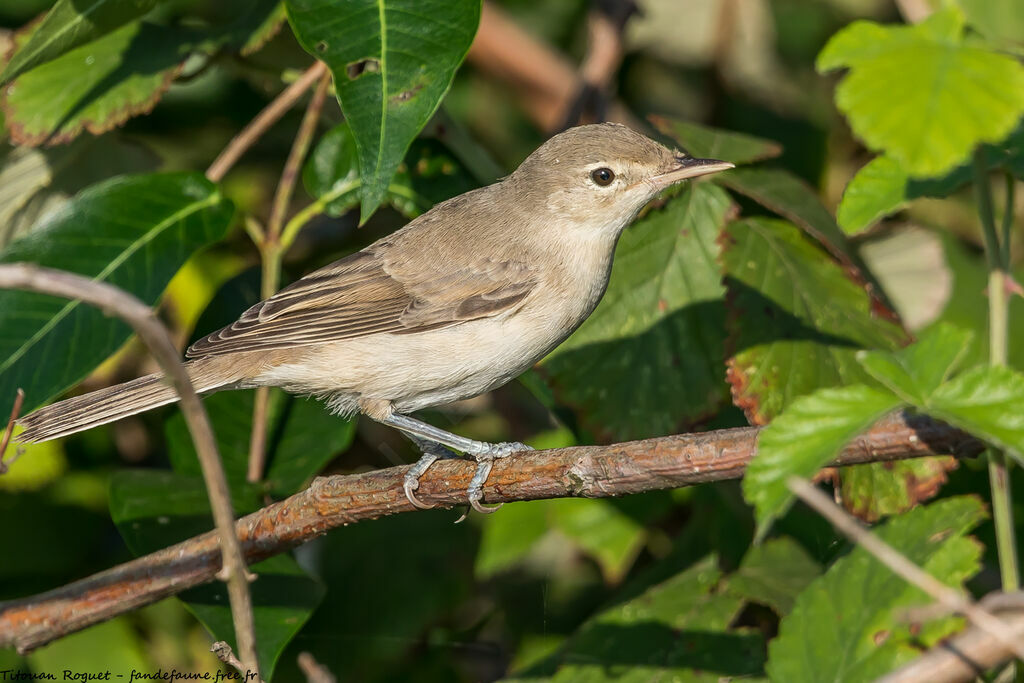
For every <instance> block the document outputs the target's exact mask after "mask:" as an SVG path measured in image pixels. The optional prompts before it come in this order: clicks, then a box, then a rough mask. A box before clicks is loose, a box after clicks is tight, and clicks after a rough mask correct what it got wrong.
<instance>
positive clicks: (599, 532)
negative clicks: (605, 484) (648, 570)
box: [548, 498, 647, 584]
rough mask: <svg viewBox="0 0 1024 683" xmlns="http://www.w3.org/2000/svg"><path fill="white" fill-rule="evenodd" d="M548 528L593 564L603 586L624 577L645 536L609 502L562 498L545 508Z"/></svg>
mask: <svg viewBox="0 0 1024 683" xmlns="http://www.w3.org/2000/svg"><path fill="white" fill-rule="evenodd" d="M548 509H549V511H550V514H551V516H552V517H551V520H552V525H553V526H554V527H555V528H556V529H558V530H559V531H560V532H561V533H562V534H563V535H565V536H566V538H568V539H570V540H571V541H572V542H573V543H574V544H575V545H576V546H578V547H579V548H581V549H582V550H583V551H584V552H586V553H587V554H588V555H590V556H591V557H593V558H594V560H596V561H597V564H598V566H600V567H601V575H602V576H603V577H604V580H605V582H607V583H609V584H617V583H619V582H621V581H622V579H623V578H624V577H625V576H626V572H628V571H629V568H630V567H631V566H632V565H633V561H634V560H635V559H636V556H637V554H638V553H639V552H640V550H641V549H642V548H643V545H644V541H645V540H646V538H647V534H646V532H645V530H644V527H643V525H642V524H640V523H639V522H637V521H636V520H634V519H632V518H631V517H629V516H627V515H626V514H624V513H623V512H622V511H620V510H619V509H618V508H616V507H615V505H614V504H612V503H611V502H609V501H606V500H585V499H573V498H565V499H562V500H554V501H551V502H550V503H549V504H548Z"/></svg>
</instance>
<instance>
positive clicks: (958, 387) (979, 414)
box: [924, 365, 1024, 461]
mask: <svg viewBox="0 0 1024 683" xmlns="http://www.w3.org/2000/svg"><path fill="white" fill-rule="evenodd" d="M1021 406H1024V375H1022V374H1021V373H1019V372H1016V371H1014V370H1012V369H1010V368H1007V367H1000V366H989V365H984V366H979V367H975V368H972V369H970V370H968V371H966V372H964V373H962V374H960V375H957V376H956V377H954V378H953V379H951V380H950V381H948V382H946V383H945V384H943V385H942V386H940V387H939V388H938V389H936V390H935V392H934V393H932V395H931V398H930V400H929V401H928V402H927V403H926V404H925V407H924V409H926V410H927V411H928V413H929V414H930V415H933V416H935V417H937V418H939V419H940V420H945V421H946V422H948V423H950V424H951V425H953V426H955V427H959V428H960V429H962V430H964V431H965V432H970V433H971V434H973V435H974V436H976V437H978V438H979V439H982V440H984V441H987V442H989V443H991V444H994V445H995V446H997V447H999V448H1002V449H1004V450H1005V451H1006V452H1007V453H1009V454H1010V455H1012V456H1013V457H1015V458H1017V460H1019V461H1024V410H1021Z"/></svg>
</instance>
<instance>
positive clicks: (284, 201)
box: [246, 70, 331, 482]
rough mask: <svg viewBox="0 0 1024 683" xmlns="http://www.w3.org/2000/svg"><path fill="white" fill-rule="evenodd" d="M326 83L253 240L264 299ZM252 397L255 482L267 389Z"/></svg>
mask: <svg viewBox="0 0 1024 683" xmlns="http://www.w3.org/2000/svg"><path fill="white" fill-rule="evenodd" d="M330 84H331V74H330V73H329V72H327V71H326V70H325V71H324V72H323V73H322V74H321V75H320V80H319V81H318V83H317V87H316V92H315V93H313V99H311V100H310V101H309V106H308V107H306V113H305V115H304V116H303V117H302V123H301V124H300V125H299V132H298V133H297V134H296V135H295V142H293V143H292V148H291V151H290V152H289V153H288V159H287V160H286V161H285V164H284V170H283V171H282V172H281V180H280V181H279V182H278V184H277V191H275V192H274V201H273V203H272V204H271V207H270V220H269V221H268V222H267V229H266V230H265V231H263V232H262V240H261V241H260V242H258V243H257V244H256V246H258V247H259V249H260V257H261V259H262V261H263V281H262V286H261V290H262V291H261V294H262V296H263V298H264V299H269V298H270V297H272V296H273V295H274V293H275V292H277V288H278V287H279V286H280V280H281V259H282V258H283V257H284V249H285V248H286V247H287V245H282V243H281V228H282V226H283V225H284V217H285V214H286V213H287V212H288V206H289V205H290V204H291V202H292V193H293V192H294V191H295V181H296V180H297V179H298V177H299V169H300V168H301V167H302V160H303V159H305V158H306V152H307V151H308V150H309V145H310V142H312V140H313V135H314V133H316V124H317V122H318V121H319V120H320V112H321V111H322V110H323V107H324V99H325V98H326V97H327V88H328V87H329V86H330ZM254 401H255V402H254V404H253V409H252V436H251V437H250V439H249V464H248V468H247V471H246V479H248V480H249V481H251V482H257V481H259V480H260V479H262V478H263V468H264V466H265V464H266V460H267V418H268V415H269V412H270V411H269V408H270V389H269V388H267V387H259V388H257V389H256V396H255V399H254Z"/></svg>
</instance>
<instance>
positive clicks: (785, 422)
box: [743, 384, 900, 536]
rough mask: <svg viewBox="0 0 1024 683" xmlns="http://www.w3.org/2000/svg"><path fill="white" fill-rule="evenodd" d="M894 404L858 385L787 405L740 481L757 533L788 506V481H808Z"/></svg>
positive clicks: (764, 435) (897, 403)
mask: <svg viewBox="0 0 1024 683" xmlns="http://www.w3.org/2000/svg"><path fill="white" fill-rule="evenodd" d="M899 406H900V400H899V398H897V397H896V396H893V395H892V394H890V393H889V392H883V391H879V390H876V389H872V388H871V387H867V386H864V385H861V384H855V385H853V386H848V387H837V388H827V389H821V390H819V391H816V392H815V393H813V394H811V395H810V396H801V397H799V398H797V399H796V400H794V401H793V402H792V403H791V404H790V405H789V406H787V407H786V409H785V411H783V413H782V414H781V415H779V416H778V417H776V418H775V419H773V420H772V422H771V424H769V425H768V426H767V427H765V429H764V431H762V432H761V434H760V436H759V437H758V440H757V453H756V454H755V455H754V458H753V459H752V460H751V461H750V465H749V466H748V467H747V472H746V474H745V475H744V477H743V495H744V497H745V498H746V499H747V501H748V502H750V503H751V504H752V505H753V506H754V511H755V515H756V517H757V522H758V535H759V536H763V535H764V533H765V531H767V529H768V526H769V525H770V524H771V522H772V521H773V520H775V519H777V518H778V517H779V516H781V515H782V514H784V513H785V512H786V510H788V509H789V506H790V505H791V504H792V503H793V494H792V493H790V491H789V488H788V487H787V485H786V482H787V480H788V479H789V478H790V477H792V476H798V477H804V478H809V477H811V476H812V475H814V473H815V472H817V471H818V470H819V469H821V468H822V467H823V466H824V465H825V464H826V463H828V462H829V461H830V460H832V459H833V458H835V456H836V455H838V454H839V451H840V450H842V448H843V446H845V445H846V444H847V443H849V442H850V441H851V440H852V439H853V437H855V436H857V435H858V434H859V433H861V432H862V431H864V430H865V429H867V428H868V427H870V426H871V425H872V424H874V423H875V422H876V421H877V420H878V419H879V418H880V417H882V416H883V415H885V414H886V413H888V412H890V411H892V410H894V409H895V408H897V407H899Z"/></svg>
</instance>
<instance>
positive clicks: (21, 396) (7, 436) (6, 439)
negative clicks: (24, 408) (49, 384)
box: [0, 389, 25, 474]
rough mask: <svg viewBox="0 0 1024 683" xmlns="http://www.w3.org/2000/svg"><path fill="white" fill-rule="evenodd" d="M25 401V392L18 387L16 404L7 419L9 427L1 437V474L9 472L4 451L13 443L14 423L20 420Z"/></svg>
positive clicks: (15, 398)
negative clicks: (19, 416) (22, 405)
mask: <svg viewBox="0 0 1024 683" xmlns="http://www.w3.org/2000/svg"><path fill="white" fill-rule="evenodd" d="M24 401H25V392H24V391H22V390H21V389H18V391H16V392H15V394H14V405H13V406H12V407H11V416H10V417H9V418H8V419H7V427H6V429H4V436H3V438H2V439H0V474H4V473H6V472H7V465H8V463H5V462H4V453H6V452H7V445H8V444H9V443H11V434H13V433H14V423H15V422H17V421H18V415H19V414H21V404H22V403H23V402H24ZM16 457H17V456H15V458H16ZM12 461H13V460H12Z"/></svg>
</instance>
